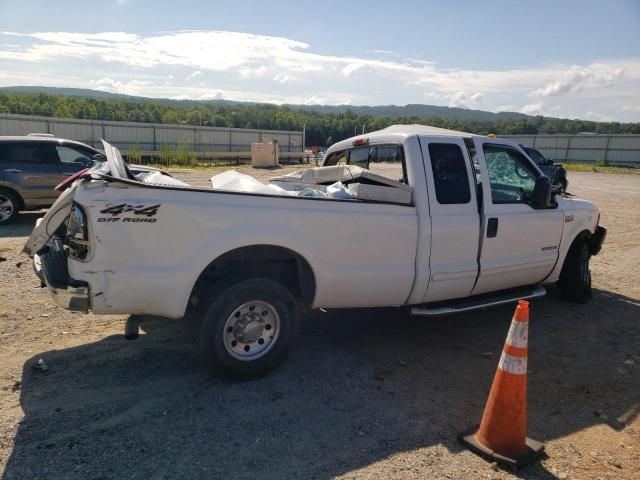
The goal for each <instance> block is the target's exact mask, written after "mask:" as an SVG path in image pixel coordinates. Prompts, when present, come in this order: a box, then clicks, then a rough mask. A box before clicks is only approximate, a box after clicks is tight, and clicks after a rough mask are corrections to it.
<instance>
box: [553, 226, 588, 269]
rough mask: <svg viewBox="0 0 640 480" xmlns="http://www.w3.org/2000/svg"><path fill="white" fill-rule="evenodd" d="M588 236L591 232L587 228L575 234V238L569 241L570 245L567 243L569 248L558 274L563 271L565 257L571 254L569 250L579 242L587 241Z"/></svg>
mask: <svg viewBox="0 0 640 480" xmlns="http://www.w3.org/2000/svg"><path fill="white" fill-rule="evenodd" d="M589 237H591V232H590V231H589V230H583V231H581V232H580V233H579V234H578V235H576V236H575V238H574V239H573V241H572V242H571V245H569V248H568V250H567V254H566V255H565V256H564V260H563V262H562V270H561V272H560V275H562V272H564V270H565V266H566V265H567V259H568V258H569V256H570V255H571V251H572V250H573V248H574V247H575V246H576V245H577V244H578V243H579V242H588V241H589Z"/></svg>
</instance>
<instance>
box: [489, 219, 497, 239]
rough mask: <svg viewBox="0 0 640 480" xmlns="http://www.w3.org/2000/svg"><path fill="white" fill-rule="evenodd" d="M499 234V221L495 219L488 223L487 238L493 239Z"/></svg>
mask: <svg viewBox="0 0 640 480" xmlns="http://www.w3.org/2000/svg"><path fill="white" fill-rule="evenodd" d="M497 234H498V219H497V218H495V217H493V218H490V219H489V221H488V222H487V238H493V237H495V236H496V235H497Z"/></svg>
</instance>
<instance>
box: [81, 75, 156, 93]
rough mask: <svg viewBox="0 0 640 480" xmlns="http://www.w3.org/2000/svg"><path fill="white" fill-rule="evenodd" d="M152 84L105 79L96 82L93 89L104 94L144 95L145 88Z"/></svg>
mask: <svg viewBox="0 0 640 480" xmlns="http://www.w3.org/2000/svg"><path fill="white" fill-rule="evenodd" d="M150 84H151V83H150V82H145V81H140V80H130V81H128V82H126V83H125V82H120V81H118V80H114V79H112V78H108V77H105V78H101V79H100V80H96V81H95V82H94V84H93V88H95V89H96V90H100V91H103V92H112V93H122V94H125V95H142V93H143V92H144V89H145V87H147V86H148V85H150Z"/></svg>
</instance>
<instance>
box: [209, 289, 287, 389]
mask: <svg viewBox="0 0 640 480" xmlns="http://www.w3.org/2000/svg"><path fill="white" fill-rule="evenodd" d="M204 302H205V303H204V304H203V305H202V310H200V311H201V312H202V317H203V318H202V327H201V330H200V350H201V352H202V354H203V356H204V359H205V361H206V363H207V366H208V367H209V368H210V369H211V370H212V371H213V372H216V373H218V372H220V373H223V374H225V375H226V376H228V377H231V378H234V379H250V378H256V377H260V376H262V375H264V374H266V373H267V372H269V371H270V370H272V369H274V368H275V367H276V366H278V365H279V364H280V363H281V362H282V361H283V360H284V359H285V358H286V356H287V354H288V353H289V350H290V347H291V344H292V341H293V339H294V338H295V336H296V334H297V332H298V323H299V319H298V318H299V317H298V309H297V304H296V301H295V299H294V298H293V296H292V295H291V293H290V292H289V290H287V289H286V288H285V287H284V286H283V285H281V284H279V283H277V282H275V281H273V280H269V279H265V278H253V279H247V280H240V281H238V282H237V283H234V284H233V285H230V286H227V287H226V288H224V289H217V290H215V291H214V292H213V295H212V296H211V298H208V299H206V300H204ZM252 304H253V305H252ZM256 305H257V306H258V309H257V310H256V309H255V308H256ZM258 310H260V311H258ZM265 312H266V314H265ZM264 319H266V320H264ZM269 319H271V320H269ZM270 322H271V323H270ZM272 324H273V325H272ZM243 325H244V327H245V328H243ZM272 334H273V335H272ZM245 335H246V336H245ZM254 337H255V338H254ZM234 341H235V343H236V345H233V343H234ZM259 342H262V343H259ZM252 349H253V350H252ZM254 352H256V353H254ZM240 355H243V356H244V355H246V356H245V357H243V358H238V357H239V356H240ZM251 355H255V356H256V358H251Z"/></svg>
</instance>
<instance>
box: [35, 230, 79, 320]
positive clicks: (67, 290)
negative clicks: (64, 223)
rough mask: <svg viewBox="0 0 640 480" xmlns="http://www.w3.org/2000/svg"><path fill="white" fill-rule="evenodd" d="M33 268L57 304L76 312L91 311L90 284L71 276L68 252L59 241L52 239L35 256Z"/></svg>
mask: <svg viewBox="0 0 640 480" xmlns="http://www.w3.org/2000/svg"><path fill="white" fill-rule="evenodd" d="M33 268H34V270H35V272H36V274H37V275H38V276H39V277H40V279H41V280H42V281H44V283H45V284H46V285H47V288H48V289H49V293H50V294H51V296H52V297H53V300H54V302H55V303H56V305H58V306H60V307H62V308H65V309H67V310H73V311H75V312H88V311H89V285H88V284H87V283H85V282H81V281H78V280H74V279H73V278H71V277H70V276H69V270H68V267H67V254H66V252H65V251H64V250H63V249H62V246H61V244H60V242H59V241H55V240H52V241H50V242H49V243H48V244H47V247H46V248H45V249H43V250H42V252H40V253H39V254H35V255H34V256H33Z"/></svg>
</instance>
